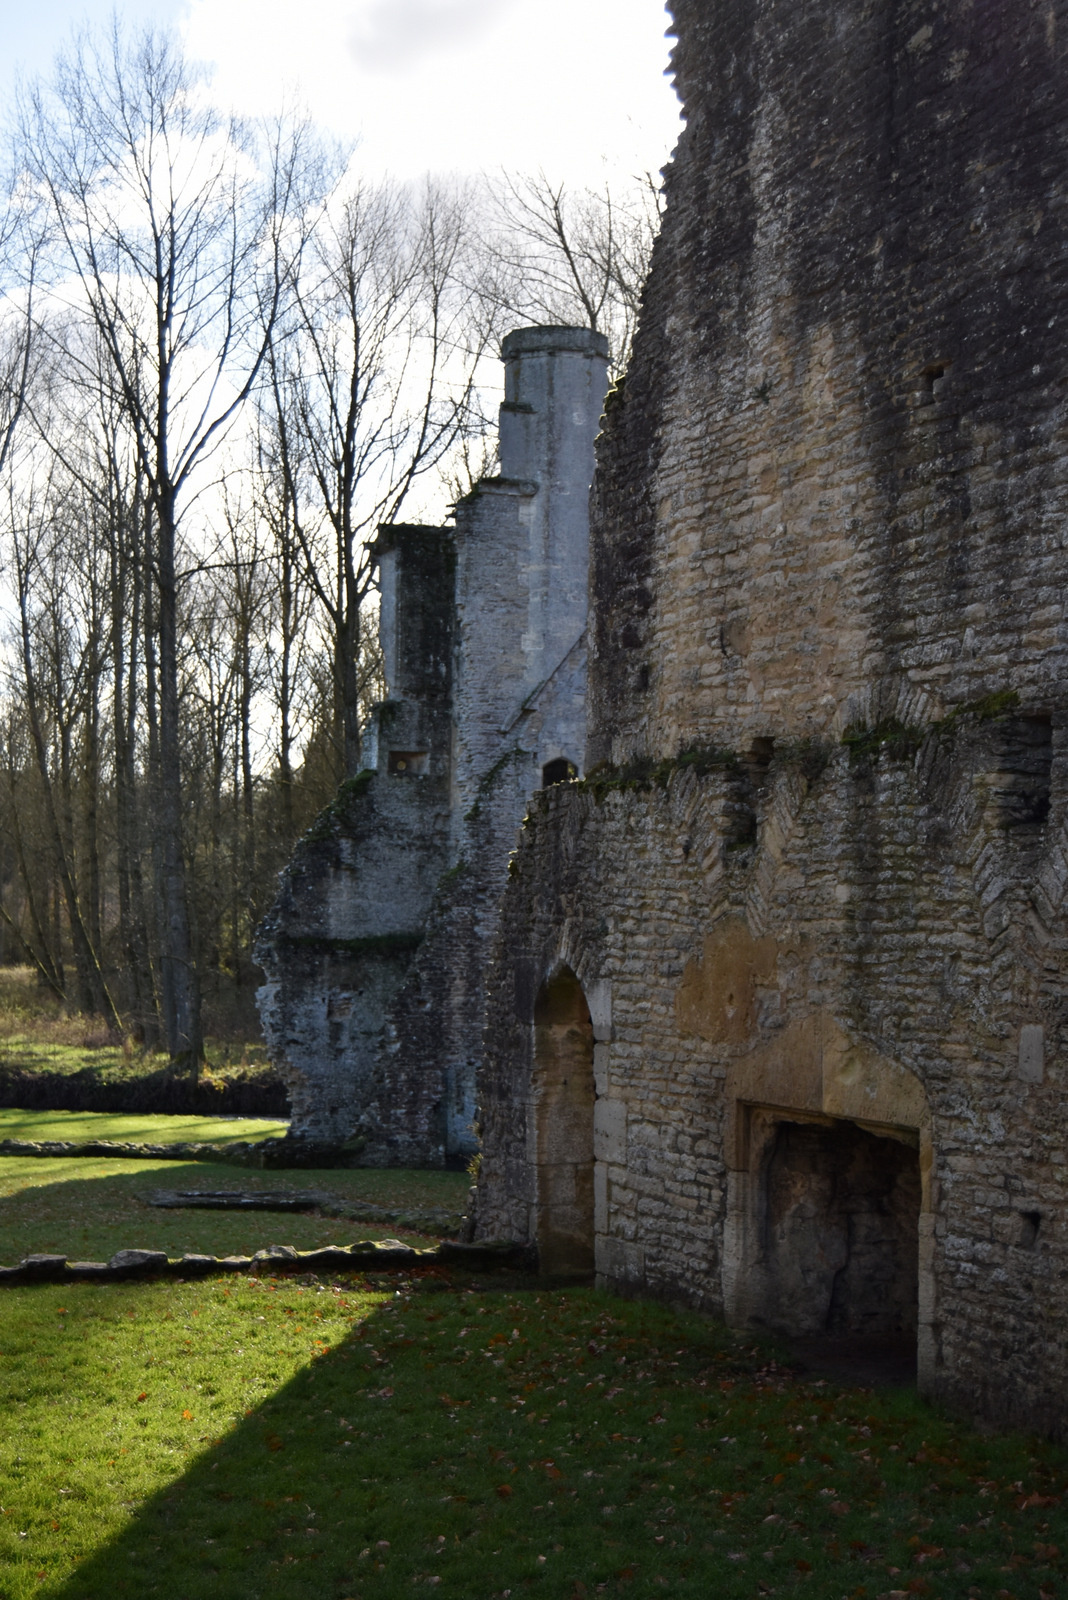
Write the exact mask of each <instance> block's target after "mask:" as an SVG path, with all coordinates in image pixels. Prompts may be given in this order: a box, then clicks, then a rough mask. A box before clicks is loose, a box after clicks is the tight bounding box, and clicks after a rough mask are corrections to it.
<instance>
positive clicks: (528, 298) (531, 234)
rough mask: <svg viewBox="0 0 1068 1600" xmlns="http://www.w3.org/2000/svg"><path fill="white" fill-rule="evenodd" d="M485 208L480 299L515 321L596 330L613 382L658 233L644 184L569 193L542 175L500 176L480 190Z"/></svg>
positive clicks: (652, 197) (655, 208) (654, 197)
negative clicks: (607, 354) (609, 362)
mask: <svg viewBox="0 0 1068 1600" xmlns="http://www.w3.org/2000/svg"><path fill="white" fill-rule="evenodd" d="M485 204H486V211H487V215H488V217H489V218H490V219H491V227H490V230H489V234H488V238H487V240H486V249H485V255H484V259H483V268H484V270H483V277H482V280H481V281H482V287H483V293H484V295H485V296H486V297H487V298H488V299H490V300H492V301H494V302H495V303H496V304H497V305H498V306H499V308H500V309H501V311H503V312H505V313H506V314H507V315H508V316H509V317H510V318H512V319H513V320H516V319H518V320H522V321H531V322H547V323H554V322H555V323H578V324H581V325H583V326H585V327H588V328H594V329H597V330H598V331H599V332H601V333H603V334H605V336H606V337H607V339H608V343H609V348H610V350H611V360H612V370H613V372H614V373H615V374H616V375H617V376H618V375H619V374H620V373H621V372H622V371H623V369H624V368H625V366H626V364H627V361H628V359H629V357H630V347H631V342H632V340H633V338H634V330H635V327H636V325H637V320H638V311H639V307H640V305H641V296H642V290H643V288H644V286H645V279H646V276H647V274H648V270H649V258H650V255H651V253H652V247H653V241H654V239H655V238H656V234H657V231H658V229H659V225H660V190H659V187H658V185H657V184H656V183H655V181H654V179H653V178H652V176H651V174H648V173H647V174H646V175H645V176H644V177H643V178H642V179H640V180H639V181H636V182H634V183H632V184H630V185H628V186H626V187H625V188H622V189H621V188H620V187H618V186H617V187H612V186H611V185H610V184H608V183H607V182H606V183H605V184H604V185H603V186H602V187H601V188H598V189H594V188H585V189H577V190H571V189H569V188H568V187H567V185H566V184H565V183H563V182H562V181H561V182H558V183H554V182H553V181H551V180H550V179H549V178H547V177H546V175H545V173H544V172H539V173H538V174H537V175H536V176H530V175H529V174H518V173H504V174H502V176H501V177H500V178H494V179H487V180H486V184H485Z"/></svg>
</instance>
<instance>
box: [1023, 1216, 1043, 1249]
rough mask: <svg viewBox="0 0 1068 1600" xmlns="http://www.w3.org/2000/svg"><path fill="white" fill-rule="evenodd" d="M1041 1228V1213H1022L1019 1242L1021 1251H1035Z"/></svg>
mask: <svg viewBox="0 0 1068 1600" xmlns="http://www.w3.org/2000/svg"><path fill="white" fill-rule="evenodd" d="M1041 1227H1042V1213H1041V1211H1021V1212H1020V1234H1019V1239H1018V1241H1017V1242H1018V1244H1019V1246H1020V1249H1021V1250H1033V1249H1034V1248H1035V1245H1036V1244H1037V1243H1038V1235H1039V1230H1040V1229H1041Z"/></svg>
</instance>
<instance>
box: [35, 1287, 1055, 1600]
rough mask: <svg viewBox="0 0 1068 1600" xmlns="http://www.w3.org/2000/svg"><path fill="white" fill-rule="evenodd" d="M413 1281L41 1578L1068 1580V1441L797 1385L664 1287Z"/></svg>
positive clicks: (411, 1585) (906, 1398)
mask: <svg viewBox="0 0 1068 1600" xmlns="http://www.w3.org/2000/svg"><path fill="white" fill-rule="evenodd" d="M249 1287H250V1289H251V1288H252V1286H251V1285H250V1286H249ZM287 1287H288V1286H286V1285H283V1284H279V1285H278V1286H277V1289H273V1288H272V1286H271V1285H270V1284H260V1285H259V1286H258V1288H257V1289H256V1290H254V1291H253V1292H254V1293H256V1294H258V1295H262V1296H264V1297H267V1296H275V1295H276V1296H277V1299H278V1301H279V1302H281V1299H282V1296H283V1294H285V1293H286V1292H287ZM378 1287H379V1289H383V1288H387V1284H386V1281H385V1280H381V1281H380V1282H379V1285H378ZM402 1289H403V1292H397V1291H395V1290H394V1286H393V1284H392V1283H390V1284H388V1288H387V1292H389V1294H390V1298H389V1299H387V1300H385V1301H382V1302H379V1303H378V1305H377V1306H376V1308H375V1309H373V1310H371V1311H370V1313H369V1314H368V1315H367V1316H366V1317H364V1319H363V1320H362V1321H361V1322H360V1323H359V1324H358V1326H357V1327H355V1329H353V1330H352V1331H351V1332H348V1333H346V1334H345V1336H344V1338H343V1339H342V1340H341V1341H340V1342H339V1343H338V1344H337V1345H336V1347H334V1348H332V1349H327V1350H325V1352H324V1353H323V1354H321V1355H319V1356H318V1357H316V1358H315V1359H314V1360H313V1361H312V1364H311V1365H310V1366H308V1367H304V1368H302V1369H301V1370H300V1371H299V1372H298V1373H297V1374H296V1375H295V1376H294V1377H293V1378H291V1379H290V1380H289V1381H288V1382H286V1383H285V1384H284V1385H282V1386H281V1387H280V1388H279V1389H277V1391H275V1392H274V1393H273V1394H272V1395H271V1396H270V1397H269V1398H268V1399H266V1400H265V1401H263V1402H262V1403H260V1404H258V1405H257V1406H256V1408H255V1409H254V1410H251V1411H248V1412H246V1414H245V1416H244V1418H243V1420H241V1421H239V1422H238V1423H237V1424H236V1425H235V1426H234V1428H233V1430H232V1432H231V1433H230V1434H229V1435H228V1436H227V1437H226V1438H224V1439H222V1440H218V1441H216V1442H214V1443H213V1444H209V1446H208V1448H207V1449H206V1450H205V1451H204V1453H203V1454H202V1455H200V1456H199V1457H198V1458H197V1459H196V1460H195V1461H194V1462H193V1463H192V1464H191V1465H189V1466H188V1467H187V1469H186V1470H185V1471H184V1472H183V1473H182V1474H181V1476H176V1477H175V1478H174V1480H173V1481H172V1482H171V1483H170V1484H169V1485H168V1486H167V1487H166V1488H164V1489H162V1490H160V1491H159V1492H158V1493H156V1494H154V1495H153V1496H152V1497H151V1498H149V1499H147V1500H146V1501H145V1502H144V1503H143V1504H142V1505H141V1506H140V1507H139V1508H138V1510H137V1513H136V1516H135V1517H134V1519H133V1520H132V1521H131V1523H130V1525H129V1526H128V1528H127V1529H126V1530H125V1531H124V1532H123V1533H121V1534H120V1535H118V1536H117V1537H115V1538H114V1539H112V1540H111V1541H110V1542H109V1543H108V1544H107V1545H106V1546H105V1547H103V1548H101V1549H99V1550H98V1551H97V1552H96V1553H95V1554H94V1555H92V1556H91V1557H90V1558H89V1559H87V1560H86V1561H85V1562H84V1563H83V1564H82V1566H81V1567H80V1568H79V1570H78V1571H77V1573H76V1574H75V1575H74V1576H73V1577H71V1578H69V1579H67V1580H66V1581H64V1582H63V1583H62V1584H58V1583H57V1584H54V1585H53V1586H50V1587H45V1588H42V1589H40V1590H39V1591H38V1592H39V1593H42V1594H45V1595H47V1596H48V1600H105V1597H106V1600H115V1597H124V1596H127V1595H129V1596H134V1595H136V1596H138V1597H141V1596H146V1597H151V1596H159V1597H160V1600H268V1597H269V1600H305V1597H307V1600H312V1597H313V1596H314V1597H315V1600H372V1597H375V1600H377V1597H389V1600H393V1597H399V1596H410V1595H411V1594H412V1592H413V1589H414V1590H415V1591H416V1592H417V1593H421V1592H422V1591H423V1589H424V1588H431V1589H433V1590H434V1591H435V1592H436V1593H438V1594H440V1595H443V1596H446V1595H447V1596H452V1597H455V1600H493V1597H502V1596H504V1595H507V1594H511V1595H514V1596H515V1597H516V1600H518V1597H519V1596H521V1595H524V1594H527V1593H530V1592H534V1593H540V1594H542V1595H545V1596H546V1597H547V1600H557V1597H560V1600H583V1597H586V1596H589V1597H590V1600H592V1597H593V1596H594V1595H596V1594H597V1593H599V1592H604V1593H607V1594H609V1595H617V1594H625V1595H626V1596H627V1597H628V1600H638V1597H646V1596H656V1595H659V1594H661V1593H663V1592H664V1590H665V1589H666V1590H668V1592H670V1593H672V1594H674V1595H680V1596H686V1597H687V1600H689V1597H694V1600H696V1597H697V1596H701V1597H702V1600H704V1597H706V1596H708V1595H709V1594H714V1595H715V1596H716V1597H717V1600H752V1597H754V1596H757V1595H760V1594H765V1593H774V1594H778V1595H793V1594H798V1595H803V1596H806V1597H807V1600H837V1597H838V1596H841V1595H856V1596H860V1595H862V1594H863V1595H868V1596H870V1597H872V1600H874V1597H875V1596H876V1595H878V1594H882V1593H888V1592H890V1591H891V1590H894V1589H897V1591H898V1592H901V1593H907V1594H910V1595H911V1594H928V1595H932V1596H934V1595H937V1596H938V1597H939V1600H964V1597H966V1596H968V1595H970V1594H971V1595H974V1594H975V1592H976V1586H978V1592H979V1593H980V1594H982V1595H983V1596H987V1595H990V1596H993V1595H996V1594H998V1593H1002V1592H1007V1593H1009V1594H1011V1595H1013V1596H1014V1597H1016V1600H1023V1597H1024V1596H1025V1595H1026V1596H1028V1597H1029V1600H1030V1597H1034V1596H1035V1595H1036V1594H1039V1595H1041V1594H1042V1593H1043V1592H1044V1591H1043V1588H1042V1585H1043V1584H1044V1583H1046V1582H1049V1583H1051V1584H1053V1585H1054V1586H1056V1585H1058V1584H1059V1583H1060V1582H1061V1581H1062V1580H1063V1578H1064V1575H1065V1574H1064V1564H1063V1562H1062V1561H1061V1554H1060V1553H1061V1551H1062V1550H1064V1549H1065V1546H1066V1542H1068V1540H1066V1536H1068V1512H1066V1509H1065V1494H1066V1489H1068V1476H1066V1473H1068V1457H1066V1456H1065V1453H1064V1452H1063V1451H1060V1450H1057V1449H1055V1448H1053V1447H1048V1446H1044V1445H1041V1444H1039V1443H1038V1442H1036V1441H1033V1440H1025V1439H1022V1438H1019V1437H1007V1438H1002V1439H996V1440H995V1439H989V1438H986V1439H984V1438H982V1437H981V1436H979V1435H977V1434H975V1433H973V1432H971V1431H970V1430H968V1429H967V1428H964V1427H962V1426H961V1425H960V1424H959V1423H956V1422H954V1421H952V1419H947V1418H942V1417H940V1416H939V1415H938V1413H937V1412H936V1411H935V1410H933V1409H932V1408H929V1407H926V1406H924V1405H923V1404H922V1403H921V1402H919V1401H917V1400H916V1398H915V1396H914V1395H913V1394H910V1393H909V1392H908V1391H889V1392H883V1393H873V1391H871V1390H870V1389H868V1390H855V1391H848V1390H847V1391H837V1390H836V1389H835V1388H834V1387H833V1386H829V1385H827V1384H826V1383H824V1382H817V1383H814V1384H813V1383H808V1382H806V1381H805V1380H803V1379H801V1380H798V1379H797V1378H796V1377H795V1376H793V1375H791V1374H790V1373H783V1372H782V1371H781V1370H779V1369H778V1367H777V1364H776V1362H775V1361H774V1359H772V1354H771V1350H770V1347H768V1346H765V1345H761V1344H756V1345H754V1344H752V1342H751V1338H745V1339H739V1337H738V1336H736V1335H732V1334H731V1333H729V1332H728V1330H726V1329H724V1328H722V1327H719V1326H717V1325H715V1324H710V1323H707V1322H704V1321H703V1320H699V1319H697V1318H696V1317H693V1316H689V1315H685V1314H676V1313H673V1312H671V1311H670V1310H669V1309H668V1308H666V1307H663V1306H652V1305H648V1304H646V1303H641V1302H620V1301H618V1300H615V1299H613V1298H612V1297H610V1296H608V1295H606V1294H603V1293H600V1292H598V1291H593V1290H571V1291H567V1292H566V1293H565V1292H561V1291H559V1290H549V1289H546V1288H544V1287H543V1286H542V1285H539V1284H537V1283H535V1282H533V1281H532V1280H529V1279H527V1280H521V1279H518V1278H515V1279H511V1280H508V1279H506V1280H504V1281H503V1282H501V1283H499V1284H498V1283H494V1284H492V1285H490V1284H485V1285H477V1284H473V1283H467V1284H466V1285H465V1284H464V1283H463V1282H458V1281H456V1280H455V1279H450V1278H448V1277H447V1276H446V1275H445V1274H442V1273H440V1272H439V1273H437V1274H436V1275H433V1274H427V1275H425V1276H422V1277H419V1278H417V1279H416V1281H415V1283H414V1284H412V1285H407V1284H406V1285H403V1286H402ZM409 1290H411V1292H409ZM435 1290H438V1291H444V1292H432V1291H435ZM329 1292H330V1291H328V1290H323V1291H322V1293H324V1294H328V1293H329ZM304 1293H305V1295H306V1298H305V1299H303V1300H302V1302H301V1308H302V1315H303V1317H304V1320H305V1324H306V1325H310V1324H309V1319H308V1312H309V1309H310V1308H311V1307H312V1306H313V1305H314V1301H315V1298H316V1290H315V1288H314V1286H312V1287H311V1290H310V1293H309V1291H308V1290H305V1291H304ZM247 1309H248V1310H249V1311H253V1310H256V1309H262V1310H265V1311H267V1310H269V1309H271V1308H269V1307H268V1306H266V1305H265V1304H264V1303H263V1300H260V1302H259V1306H258V1307H255V1306H250V1307H248V1308H247ZM274 1309H275V1310H278V1309H279V1307H275V1308H274ZM281 1309H284V1308H281ZM312 1315H313V1316H314V1311H312ZM254 1320H255V1321H256V1322H257V1323H260V1322H263V1321H264V1320H265V1319H263V1318H256V1319H254ZM294 1331H295V1332H299V1331H300V1330H299V1329H295V1330H294ZM220 1359H222V1357H221V1356H220ZM1006 1561H1011V1563H1012V1566H1011V1571H1012V1573H1013V1578H1012V1581H1011V1587H1010V1588H1009V1589H1008V1590H1007V1591H1006V1590H1004V1589H1003V1587H1002V1586H1003V1585H1004V1583H1005V1582H1006V1581H1007V1580H1006V1579H1005V1578H1003V1577H1001V1576H1000V1575H1001V1574H1002V1573H1005V1572H1007V1571H1009V1570H1010V1568H1008V1567H1006V1565H1005V1563H1006ZM1047 1574H1048V1575H1049V1576H1048V1578H1047V1576H1046V1575H1047ZM28 1592H29V1591H27V1593H28ZM1051 1592H1053V1593H1056V1594H1060V1593H1061V1592H1062V1591H1061V1589H1060V1588H1059V1587H1054V1588H1053V1589H1052V1591H1051ZM20 1593H21V1591H20Z"/></svg>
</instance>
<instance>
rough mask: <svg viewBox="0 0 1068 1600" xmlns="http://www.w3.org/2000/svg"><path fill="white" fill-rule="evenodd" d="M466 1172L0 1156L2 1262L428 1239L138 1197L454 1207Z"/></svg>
mask: <svg viewBox="0 0 1068 1600" xmlns="http://www.w3.org/2000/svg"><path fill="white" fill-rule="evenodd" d="M469 1181H470V1180H469V1179H468V1178H467V1176H466V1174H464V1173H457V1172H405V1171H386V1172H379V1171H351V1170H348V1169H346V1170H343V1171H300V1172H294V1171H288V1170H287V1171H283V1172H274V1171H266V1172H265V1171H261V1170H259V1169H253V1170H249V1169H247V1168H243V1167H228V1166H225V1165H223V1164H222V1163H218V1162H210V1163H209V1162H192V1161H124V1160H121V1159H118V1160H111V1159H108V1158H107V1157H86V1158H85V1159H78V1158H77V1157H73V1156H65V1157H57V1158H50V1157H38V1156H35V1157H27V1156H7V1157H0V1264H2V1265H11V1264H13V1263H14V1262H16V1261H19V1260H21V1259H22V1257H23V1256H25V1255H30V1254H32V1253H34V1252H45V1253H52V1254H57V1255H65V1256H67V1257H68V1259H70V1260H72V1261H74V1260H82V1261H106V1260H108V1259H109V1258H110V1257H111V1256H112V1255H113V1254H114V1253H115V1251H116V1250H122V1249H126V1248H133V1249H147V1250H166V1252H167V1254H168V1255H170V1256H181V1255H184V1254H185V1253H186V1252H187V1251H189V1252H193V1253H196V1252H202V1253H204V1254H206V1255H232V1254H233V1255H251V1254H252V1253H253V1252H254V1251H256V1250H260V1249H262V1248H263V1247H264V1246H265V1245H268V1244H291V1245H293V1246H294V1247H295V1248H296V1249H298V1250H311V1249H316V1248H318V1247H319V1246H321V1245H327V1244H352V1243H353V1242H354V1240H356V1239H381V1238H385V1237H387V1236H390V1237H399V1238H403V1239H404V1240H406V1241H410V1242H413V1243H424V1242H425V1243H433V1242H434V1241H433V1240H431V1239H429V1238H425V1237H424V1236H423V1235H422V1234H421V1232H420V1231H419V1229H418V1228H414V1229H413V1228H411V1227H404V1226H402V1225H399V1224H396V1223H392V1222H389V1223H386V1222H383V1223H377V1222H376V1223H367V1222H365V1221H362V1220H352V1219H350V1218H345V1217H329V1216H321V1215H319V1214H317V1213H311V1214H303V1213H293V1212H285V1213H278V1214H273V1213H271V1212H264V1211H259V1212H234V1211H185V1210H183V1211H164V1210H158V1209H156V1208H155V1207H150V1206H148V1205H147V1204H146V1196H147V1195H148V1194H150V1193H151V1192H152V1191H153V1190H154V1189H237V1190H253V1189H259V1190H263V1189H275V1190H277V1189H320V1190H323V1191H325V1192H326V1193H328V1194H330V1195H333V1196H335V1197H336V1198H337V1199H338V1200H340V1201H342V1202H344V1201H346V1200H349V1201H360V1200H364V1201H367V1200H369V1201H370V1202H371V1203H372V1204H374V1205H380V1206H385V1207H388V1208H390V1209H391V1210H397V1211H419V1210H429V1209H432V1208H435V1207H443V1208H446V1209H455V1210H456V1211H462V1209H463V1206H464V1202H465V1199H466V1195H467V1188H468V1184H469ZM0 1293H2V1291H0ZM2 1309H3V1302H2V1301H0V1311H2ZM0 1594H2V1591H0Z"/></svg>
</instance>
